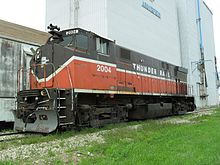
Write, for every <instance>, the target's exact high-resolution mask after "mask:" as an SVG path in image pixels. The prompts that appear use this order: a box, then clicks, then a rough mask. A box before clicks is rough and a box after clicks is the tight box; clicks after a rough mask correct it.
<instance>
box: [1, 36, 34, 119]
mask: <svg viewBox="0 0 220 165" xmlns="http://www.w3.org/2000/svg"><path fill="white" fill-rule="evenodd" d="M31 47H33V48H34V49H36V46H32V45H29V44H24V43H20V42H18V41H13V40H9V39H3V38H0V121H14V117H13V114H12V112H11V110H13V109H15V104H16V102H15V101H16V99H15V97H16V92H17V71H18V69H19V68H21V66H24V65H25V66H26V68H28V67H29V63H28V62H29V59H30V57H29V56H27V51H29V52H30V48H31ZM29 54H30V53H29Z"/></svg>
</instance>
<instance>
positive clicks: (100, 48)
mask: <svg viewBox="0 0 220 165" xmlns="http://www.w3.org/2000/svg"><path fill="white" fill-rule="evenodd" d="M96 51H97V52H98V53H100V54H103V55H109V43H108V41H107V40H105V39H102V38H99V37H97V38H96Z"/></svg>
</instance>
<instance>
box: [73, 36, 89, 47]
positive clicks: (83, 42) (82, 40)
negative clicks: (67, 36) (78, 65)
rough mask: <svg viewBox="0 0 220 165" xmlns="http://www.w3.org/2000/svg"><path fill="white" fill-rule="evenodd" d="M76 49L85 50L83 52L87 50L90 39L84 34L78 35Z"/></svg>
mask: <svg viewBox="0 0 220 165" xmlns="http://www.w3.org/2000/svg"><path fill="white" fill-rule="evenodd" d="M75 41H76V44H75V46H76V48H77V49H83V50H87V49H88V45H89V42H88V37H87V36H85V35H82V34H78V35H76V40H75Z"/></svg>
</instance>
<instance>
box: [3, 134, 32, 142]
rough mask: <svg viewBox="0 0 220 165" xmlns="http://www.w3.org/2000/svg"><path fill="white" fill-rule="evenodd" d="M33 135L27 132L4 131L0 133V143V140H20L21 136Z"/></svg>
mask: <svg viewBox="0 0 220 165" xmlns="http://www.w3.org/2000/svg"><path fill="white" fill-rule="evenodd" d="M30 136H33V134H30V133H27V132H6V133H0V143H1V142H9V141H14V140H21V139H23V138H28V137H30Z"/></svg>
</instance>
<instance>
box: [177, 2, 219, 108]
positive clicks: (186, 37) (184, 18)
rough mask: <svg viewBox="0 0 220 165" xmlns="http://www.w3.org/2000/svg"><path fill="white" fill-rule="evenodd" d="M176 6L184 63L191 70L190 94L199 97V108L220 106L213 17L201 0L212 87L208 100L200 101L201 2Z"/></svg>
mask: <svg viewBox="0 0 220 165" xmlns="http://www.w3.org/2000/svg"><path fill="white" fill-rule="evenodd" d="M176 3H177V9H178V22H179V29H180V43H181V54H182V60H181V61H182V66H183V67H186V68H188V83H189V85H190V86H189V87H190V90H191V92H192V94H193V95H194V96H195V99H196V104H197V106H198V107H204V106H211V105H218V95H217V93H218V90H217V85H216V72H215V64H214V56H215V47H214V46H215V44H214V34H213V21H212V14H211V13H210V11H209V10H208V9H207V7H206V6H205V5H204V4H203V1H202V0H200V1H199V3H200V7H201V23H202V28H201V29H202V38H203V47H204V57H205V69H206V70H205V72H206V78H207V85H208V87H207V89H206V90H207V95H208V97H207V98H204V97H203V98H202V97H200V96H201V87H200V85H199V84H200V83H201V79H200V72H199V70H198V66H199V62H201V52H200V29H199V15H198V3H197V0H193V1H192V0H176Z"/></svg>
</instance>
